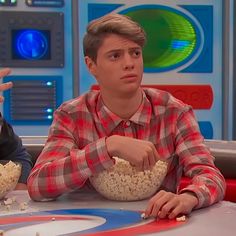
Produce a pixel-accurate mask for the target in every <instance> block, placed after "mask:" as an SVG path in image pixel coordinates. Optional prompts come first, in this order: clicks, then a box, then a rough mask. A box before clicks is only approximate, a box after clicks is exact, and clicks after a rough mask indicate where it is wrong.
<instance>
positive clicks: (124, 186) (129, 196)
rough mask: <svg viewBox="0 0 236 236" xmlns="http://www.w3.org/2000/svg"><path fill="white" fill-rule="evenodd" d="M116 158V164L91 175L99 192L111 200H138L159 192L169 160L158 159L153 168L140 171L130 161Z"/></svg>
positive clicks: (91, 179) (93, 183) (92, 181)
mask: <svg viewBox="0 0 236 236" xmlns="http://www.w3.org/2000/svg"><path fill="white" fill-rule="evenodd" d="M114 159H115V165H114V166H112V167H111V168H109V169H108V170H104V171H102V172H100V173H98V174H95V175H93V176H91V177H90V182H91V184H92V185H93V187H94V188H95V189H96V191H97V192H98V193H100V194H101V195H102V196H104V197H105V198H107V199H110V200H116V201H137V200H144V199H147V198H150V197H151V196H153V195H154V194H155V193H156V192H158V189H159V188H160V186H161V184H162V181H163V180H164V178H165V176H166V173H167V168H168V164H167V162H164V161H158V162H157V163H156V165H155V166H154V167H153V168H152V170H145V171H138V170H137V169H136V168H135V167H132V166H131V165H130V163H129V162H128V161H125V160H123V159H120V158H117V157H114Z"/></svg>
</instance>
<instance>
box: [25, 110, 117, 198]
mask: <svg viewBox="0 0 236 236" xmlns="http://www.w3.org/2000/svg"><path fill="white" fill-rule="evenodd" d="M76 125H78V124H77V122H75V121H74V120H73V117H72V116H71V115H70V114H68V113H67V112H65V111H63V110H57V111H56V112H55V113H54V120H53V123H52V126H51V128H50V132H49V136H48V140H47V142H46V144H45V147H44V149H43V151H42V153H41V154H40V156H39V157H38V159H37V162H36V164H35V167H34V168H33V170H32V172H31V174H30V176H29V178H28V191H29V195H30V197H31V198H32V199H33V200H35V201H45V200H52V199H55V198H57V197H59V196H60V195H62V194H64V193H68V192H70V191H72V190H74V189H78V188H81V187H83V185H84V184H85V182H86V180H87V179H88V178H89V177H90V176H91V175H92V174H93V173H96V172H99V171H101V170H104V169H107V168H109V167H110V166H112V165H113V160H112V158H111V157H110V156H109V154H108V152H107V148H106V143H105V139H106V138H105V137H104V138H101V139H98V140H97V141H94V142H90V143H88V144H87V145H85V146H84V147H83V148H82V149H79V148H78V147H79V143H78V142H82V141H83V140H81V139H80V137H77V136H78V134H77V133H76V132H75V129H76ZM90 129H91V130H90ZM83 132H88V133H90V132H92V128H88V127H86V128H84V131H83ZM90 134H91V133H90Z"/></svg>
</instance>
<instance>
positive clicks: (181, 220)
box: [176, 215, 186, 222]
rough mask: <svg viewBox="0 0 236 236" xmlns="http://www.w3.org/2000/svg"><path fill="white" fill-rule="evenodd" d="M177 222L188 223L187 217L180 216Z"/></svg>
mask: <svg viewBox="0 0 236 236" xmlns="http://www.w3.org/2000/svg"><path fill="white" fill-rule="evenodd" d="M176 221H178V222H184V221H186V216H185V215H182V216H180V217H176Z"/></svg>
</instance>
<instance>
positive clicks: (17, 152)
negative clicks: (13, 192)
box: [0, 114, 33, 189]
mask: <svg viewBox="0 0 236 236" xmlns="http://www.w3.org/2000/svg"><path fill="white" fill-rule="evenodd" d="M0 123H1V132H0V153H1V159H3V160H11V161H14V162H18V163H20V164H21V176H20V178H19V181H18V183H19V184H18V185H17V188H19V186H20V187H21V188H23V186H24V188H25V189H26V183H27V178H28V176H29V173H30V171H31V169H32V166H33V163H32V160H31V156H30V155H29V154H28V153H27V151H26V149H25V148H24V147H23V145H22V142H21V139H20V138H19V137H18V136H17V135H16V134H15V133H14V131H13V128H12V127H11V125H10V124H8V123H7V122H6V120H5V119H3V117H2V116H1V114H0Z"/></svg>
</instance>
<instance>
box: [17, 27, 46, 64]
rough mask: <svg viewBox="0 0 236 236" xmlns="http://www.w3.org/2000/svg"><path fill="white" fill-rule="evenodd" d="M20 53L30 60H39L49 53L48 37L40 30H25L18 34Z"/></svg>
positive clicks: (18, 50)
mask: <svg viewBox="0 0 236 236" xmlns="http://www.w3.org/2000/svg"><path fill="white" fill-rule="evenodd" d="M16 49H17V52H18V55H20V56H21V57H22V58H25V59H28V60H39V59H41V58H43V57H44V56H45V55H46V54H47V53H48V39H47V37H46V36H45V34H44V33H43V32H41V31H38V30H24V31H21V32H20V34H18V35H17V38H16Z"/></svg>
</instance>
